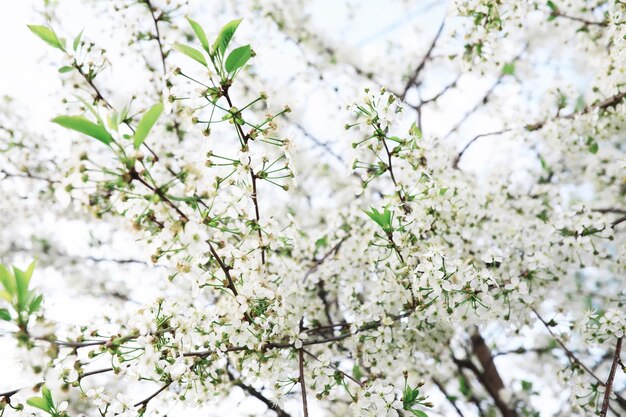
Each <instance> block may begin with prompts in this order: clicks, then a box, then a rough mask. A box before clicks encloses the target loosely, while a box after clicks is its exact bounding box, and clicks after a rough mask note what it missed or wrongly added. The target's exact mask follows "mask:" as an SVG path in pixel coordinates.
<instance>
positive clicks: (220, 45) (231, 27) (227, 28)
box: [213, 19, 242, 55]
mask: <svg viewBox="0 0 626 417" xmlns="http://www.w3.org/2000/svg"><path fill="white" fill-rule="evenodd" d="M241 20H242V19H237V20H233V21H231V22H228V23H226V24H225V25H224V27H223V28H222V30H220V34H219V35H217V39H215V42H214V43H213V53H214V54H215V53H219V54H221V55H224V53H225V52H226V48H228V44H229V43H230V41H231V39H232V38H233V36H234V35H235V31H236V30H237V27H239V24H240V23H241Z"/></svg>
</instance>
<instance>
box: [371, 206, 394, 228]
mask: <svg viewBox="0 0 626 417" xmlns="http://www.w3.org/2000/svg"><path fill="white" fill-rule="evenodd" d="M371 209H372V211H365V214H367V215H368V216H369V218H370V219H372V220H374V221H375V222H376V224H378V225H379V226H380V227H381V228H382V229H383V231H384V232H385V233H392V232H393V227H392V226H391V222H392V213H391V211H389V209H387V208H386V207H385V208H384V209H383V212H382V213H381V212H380V211H378V210H376V209H375V208H373V207H372V208H371Z"/></svg>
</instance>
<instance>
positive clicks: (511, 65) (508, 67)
mask: <svg viewBox="0 0 626 417" xmlns="http://www.w3.org/2000/svg"><path fill="white" fill-rule="evenodd" d="M502 74H503V75H513V74H515V62H507V63H506V64H504V66H503V67H502Z"/></svg>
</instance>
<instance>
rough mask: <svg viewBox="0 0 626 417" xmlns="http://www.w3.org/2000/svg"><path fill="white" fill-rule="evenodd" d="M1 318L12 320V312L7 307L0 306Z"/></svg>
mask: <svg viewBox="0 0 626 417" xmlns="http://www.w3.org/2000/svg"><path fill="white" fill-rule="evenodd" d="M0 320H4V321H11V314H10V313H9V310H7V309H6V308H0Z"/></svg>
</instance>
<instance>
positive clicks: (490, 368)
mask: <svg viewBox="0 0 626 417" xmlns="http://www.w3.org/2000/svg"><path fill="white" fill-rule="evenodd" d="M470 340H471V342H472V351H473V353H474V355H476V357H477V358H478V362H480V365H481V366H482V368H483V371H482V372H480V371H479V370H478V368H476V366H475V365H474V364H473V363H472V362H471V361H468V362H469V364H471V365H467V366H468V368H469V369H470V370H471V371H472V372H474V374H476V377H477V378H478V380H479V381H480V383H481V384H482V385H483V386H484V387H485V389H486V390H487V392H488V393H489V395H490V396H491V398H493V401H494V403H495V404H496V407H498V409H499V410H500V412H501V413H502V415H503V416H504V417H517V416H518V414H517V412H516V411H515V410H514V409H512V408H510V407H509V406H508V405H507V404H506V403H505V402H504V401H503V400H502V397H501V396H500V391H501V390H503V389H504V382H503V381H502V378H501V377H500V374H499V372H498V369H497V368H496V365H495V363H494V361H493V356H492V355H491V350H490V349H489V347H488V346H487V344H486V343H485V339H483V337H482V336H481V334H480V333H479V332H478V330H476V331H475V332H474V334H472V336H471V337H470Z"/></svg>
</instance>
